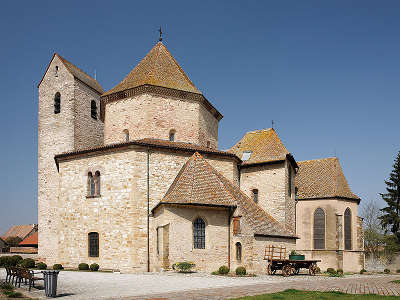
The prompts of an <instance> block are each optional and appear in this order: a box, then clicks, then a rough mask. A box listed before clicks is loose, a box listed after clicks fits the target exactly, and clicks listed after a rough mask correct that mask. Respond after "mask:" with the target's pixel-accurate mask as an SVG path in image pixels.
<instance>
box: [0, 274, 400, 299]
mask: <svg viewBox="0 0 400 300" xmlns="http://www.w3.org/2000/svg"><path fill="white" fill-rule="evenodd" d="M4 278H5V271H4V269H0V280H1V279H4ZM396 279H400V276H394V275H353V276H348V277H346V278H330V277H322V276H316V277H310V276H307V275H300V276H293V277H289V278H283V277H282V276H279V275H276V276H267V275H262V276H258V277H253V278H249V277H247V278H229V277H221V276H212V275H209V274H198V273H195V274H177V273H145V274H114V273H101V272H98V273H93V272H71V271H61V272H60V275H59V280H58V283H59V284H58V295H59V296H60V298H62V299H66V300H69V299H178V300H183V299H185V300H186V299H195V300H198V299H229V298H233V297H239V296H245V295H257V294H263V293H272V292H277V291H281V290H285V289H289V288H296V289H300V290H320V291H328V290H334V291H343V292H346V293H361V294H364V293H365V294H369V293H374V294H381V295H400V284H393V283H390V281H392V280H396ZM23 292H24V294H26V295H30V296H32V297H36V298H40V299H42V298H45V297H44V290H43V289H39V290H32V292H31V293H27V289H26V288H24V289H23Z"/></svg>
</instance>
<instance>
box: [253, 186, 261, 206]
mask: <svg viewBox="0 0 400 300" xmlns="http://www.w3.org/2000/svg"><path fill="white" fill-rule="evenodd" d="M251 193H252V195H253V201H254V203H258V201H259V199H260V198H259V196H260V193H259V191H258V189H252V190H251Z"/></svg>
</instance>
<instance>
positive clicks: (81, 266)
mask: <svg viewBox="0 0 400 300" xmlns="http://www.w3.org/2000/svg"><path fill="white" fill-rule="evenodd" d="M78 269H79V270H80V271H86V270H89V265H88V264H87V263H80V264H79V266H78Z"/></svg>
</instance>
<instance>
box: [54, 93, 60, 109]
mask: <svg viewBox="0 0 400 300" xmlns="http://www.w3.org/2000/svg"><path fill="white" fill-rule="evenodd" d="M60 111H61V94H60V93H59V92H57V93H56V94H55V95H54V113H55V114H59V113H60Z"/></svg>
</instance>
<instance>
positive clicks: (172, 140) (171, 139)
mask: <svg viewBox="0 0 400 300" xmlns="http://www.w3.org/2000/svg"><path fill="white" fill-rule="evenodd" d="M169 140H170V141H171V142H174V141H175V130H171V131H170V132H169Z"/></svg>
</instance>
